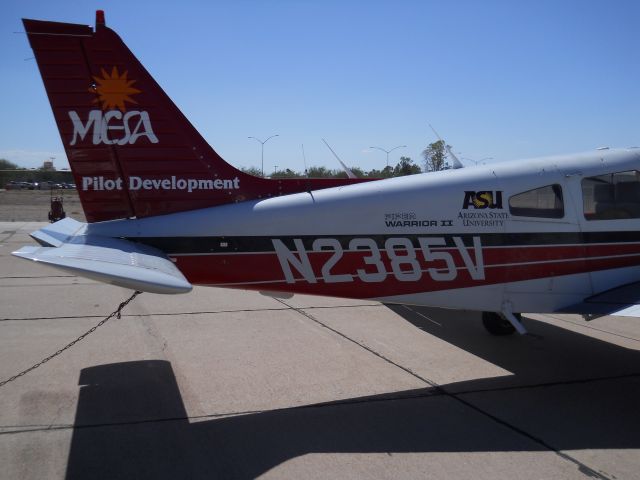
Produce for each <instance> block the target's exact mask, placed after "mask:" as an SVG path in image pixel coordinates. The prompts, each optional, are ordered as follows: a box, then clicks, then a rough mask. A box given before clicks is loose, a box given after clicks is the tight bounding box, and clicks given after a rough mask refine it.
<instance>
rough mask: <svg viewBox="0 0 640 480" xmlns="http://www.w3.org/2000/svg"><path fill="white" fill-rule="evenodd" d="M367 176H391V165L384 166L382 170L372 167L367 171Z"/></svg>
mask: <svg viewBox="0 0 640 480" xmlns="http://www.w3.org/2000/svg"><path fill="white" fill-rule="evenodd" d="M367 177H369V178H391V177H393V167H389V166H387V167H384V168H383V169H382V170H377V169H375V168H374V169H373V170H370V171H369V172H368V173H367Z"/></svg>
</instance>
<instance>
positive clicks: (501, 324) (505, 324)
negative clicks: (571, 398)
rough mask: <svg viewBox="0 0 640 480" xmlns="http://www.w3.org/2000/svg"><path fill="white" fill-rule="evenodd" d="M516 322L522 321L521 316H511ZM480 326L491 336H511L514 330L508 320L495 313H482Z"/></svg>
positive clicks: (515, 314) (516, 314)
mask: <svg viewBox="0 0 640 480" xmlns="http://www.w3.org/2000/svg"><path fill="white" fill-rule="evenodd" d="M513 315H514V316H515V317H516V318H517V319H518V321H522V315H521V314H519V313H514V314H513ZM482 325H484V328H486V329H487V331H488V332H489V333H490V334H491V335H511V334H513V333H514V332H515V331H516V329H515V327H514V326H513V325H512V324H511V322H510V321H509V320H507V319H506V318H504V317H503V316H502V315H501V314H499V313H496V312H482Z"/></svg>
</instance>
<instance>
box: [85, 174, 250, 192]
mask: <svg viewBox="0 0 640 480" xmlns="http://www.w3.org/2000/svg"><path fill="white" fill-rule="evenodd" d="M128 180H129V181H128V183H127V184H126V185H127V188H128V190H186V191H187V192H189V193H191V192H193V191H196V190H238V189H239V188H240V179H239V178H238V177H235V178H233V179H230V178H225V179H222V178H216V179H215V180H212V179H200V178H179V177H176V176H175V175H171V177H170V178H142V177H136V176H131V177H129V179H128ZM124 184H125V182H124V181H123V179H122V178H105V177H82V190H83V191H85V192H88V191H92V192H102V191H111V190H122V189H123V188H124V187H123V185H124Z"/></svg>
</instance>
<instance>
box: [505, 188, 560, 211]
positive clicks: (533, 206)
mask: <svg viewBox="0 0 640 480" xmlns="http://www.w3.org/2000/svg"><path fill="white" fill-rule="evenodd" d="M509 212H510V213H511V215H516V216H519V217H538V218H562V217H564V202H563V200H562V187H560V185H557V184H556V185H547V186H546V187H540V188H536V189H533V190H528V191H526V192H522V193H519V194H517V195H514V196H512V197H511V198H509Z"/></svg>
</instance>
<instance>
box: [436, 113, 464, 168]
mask: <svg viewBox="0 0 640 480" xmlns="http://www.w3.org/2000/svg"><path fill="white" fill-rule="evenodd" d="M429 128H430V129H431V131H432V132H433V133H435V135H436V137H438V140H440V141H441V142H442V143H443V144H444V148H445V149H446V150H447V153H448V154H449V155H451V158H453V168H462V167H464V165H463V164H462V162H461V161H460V160H458V157H456V156H455V154H454V153H453V152H452V151H451V147H450V146H449V145H447V142H445V141H444V140H443V139H442V137H440V135H438V132H436V129H435V128H433V127H432V126H431V124H429Z"/></svg>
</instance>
